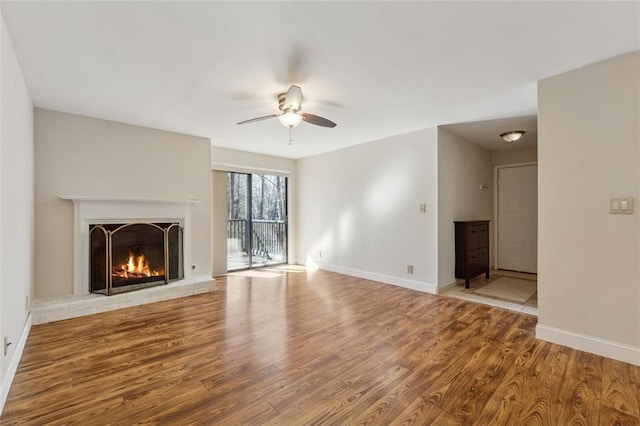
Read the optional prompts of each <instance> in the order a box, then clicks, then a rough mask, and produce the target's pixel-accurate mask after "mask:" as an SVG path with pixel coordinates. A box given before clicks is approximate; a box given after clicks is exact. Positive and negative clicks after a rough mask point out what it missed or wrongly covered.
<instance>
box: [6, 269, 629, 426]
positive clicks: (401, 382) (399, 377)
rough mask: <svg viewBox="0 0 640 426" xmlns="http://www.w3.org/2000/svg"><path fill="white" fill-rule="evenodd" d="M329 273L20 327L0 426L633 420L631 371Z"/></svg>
mask: <svg viewBox="0 0 640 426" xmlns="http://www.w3.org/2000/svg"><path fill="white" fill-rule="evenodd" d="M535 323H536V318H535V317H532V316H528V315H523V314H519V313H515V312H511V311H506V310H502V309H498V308H494V307H490V306H486V305H479V304H474V303H471V302H466V301H463V300H459V299H454V298H448V297H439V296H433V295H429V294H424V293H418V292H415V291H412V290H408V289H403V288H399V287H393V286H390V285H385V284H379V283H374V282H371V281H367V280H362V279H358V278H353V277H347V276H344V275H339V274H334V273H330V272H324V271H317V272H314V273H311V274H307V273H306V272H305V271H302V270H291V271H289V272H285V271H284V270H282V269H273V270H261V271H249V272H246V273H243V274H239V275H231V276H228V277H226V278H222V279H220V280H219V290H218V291H215V292H213V293H207V294H202V295H198V296H192V297H187V298H182V299H176V300H171V301H166V302H160V303H155V304H151V305H144V306H138V307H134V308H129V309H123V310H120V311H113V312H107V313H103V314H97V315H91V316H87V317H82V318H76V319H71V320H65V321H60V322H56V323H50V324H43V325H38V326H34V327H33V328H32V330H31V333H30V335H29V339H28V341H27V345H26V347H25V351H24V355H23V358H22V361H21V362H20V365H19V368H18V372H17V375H16V377H15V380H14V383H13V386H12V388H11V391H10V393H9V396H8V400H7V403H6V406H5V409H4V413H3V415H2V418H1V423H2V424H37V425H42V424H68V423H76V424H82V425H88V424H90V425H93V424H101V425H102V424H117V425H123V424H133V423H146V424H148V423H151V424H153V423H162V424H180V425H186V424H221V425H227V424H228V425H238V424H270V425H275V424H282V425H297V424H398V425H405V424H406V425H408V424H420V425H424V424H445V425H446V424H477V425H494V424H508V425H524V424H531V425H538V424H539V425H569V424H572V425H573V424H575V425H605V424H606V425H610V424H619V425H623V424H625V425H631V424H635V425H638V424H640V408H639V406H640V400H639V399H640V398H639V393H640V367H635V366H632V365H629V364H625V363H622V362H618V361H613V360H610V359H606V358H603V357H600V356H596V355H591V354H588V353H584V352H580V351H576V350H572V349H568V348H565V347H562V346H558V345H554V344H550V343H546V342H543V341H539V340H536V339H534V327H535Z"/></svg>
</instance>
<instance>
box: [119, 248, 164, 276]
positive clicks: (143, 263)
mask: <svg viewBox="0 0 640 426" xmlns="http://www.w3.org/2000/svg"><path fill="white" fill-rule="evenodd" d="M113 273H114V275H116V276H118V277H120V278H144V277H151V276H159V275H162V274H161V271H160V270H158V269H153V270H151V268H150V267H149V264H148V263H147V259H146V258H145V256H144V254H143V253H141V254H139V255H137V256H136V255H135V254H133V252H129V259H128V260H127V263H123V264H122V265H120V269H116V268H114V271H113ZM162 273H164V271H162Z"/></svg>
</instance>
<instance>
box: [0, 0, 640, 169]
mask: <svg viewBox="0 0 640 426" xmlns="http://www.w3.org/2000/svg"><path fill="white" fill-rule="evenodd" d="M2 14H3V17H4V20H5V22H6V25H7V28H8V30H9V33H10V34H11V35H12V38H13V44H14V47H15V50H16V53H17V56H18V59H19V61H20V63H21V66H22V69H23V72H24V76H25V79H26V81H27V85H28V87H29V91H30V93H31V95H32V99H33V102H34V104H35V105H36V106H38V107H41V108H49V109H54V110H59V111H65V112H72V113H78V114H83V115H88V116H93V117H99V118H104V119H110V120H115V121H121V122H126V123H132V124H137V125H142V126H148V127H153V128H160V129H166V130H172V131H177V132H182V133H187V134H194V135H198V136H204V137H207V138H211V140H212V143H213V145H217V146H224V147H228V148H235V149H240V150H246V151H253V152H259V153H266V154H272V155H278V156H283V157H290V158H301V157H305V156H309V155H313V154H316V153H320V152H325V151H329V150H333V149H337V148H340V147H345V146H349V145H355V144H359V143H363V142H368V141H371V140H376V139H380V138H384V137H388V136H392V135H396V134H401V133H406V132H410V131H414V130H419V129H423V128H427V127H433V126H435V125H440V124H444V123H461V122H470V121H480V120H487V119H494V118H502V117H511V116H522V115H531V114H535V113H536V82H537V81H538V80H540V79H542V78H545V77H549V76H552V75H555V74H558V73H561V72H564V71H568V70H571V69H574V68H578V67H581V66H583V65H586V64H589V63H593V62H596V61H599V60H602V59H605V58H608V57H611V56H615V55H619V54H622V53H625V52H628V51H632V50H637V49H640V3H638V2H623V3H612V2H535V1H534V2H478V1H475V2H466V3H463V2H398V1H389V2H371V1H369V2H345V1H342V2H267V1H260V2H193V3H191V2H152V1H146V2H145V1H143V2H137V3H134V2H57V1H55V2H9V1H3V2H2ZM294 83H295V84H299V85H301V86H302V89H303V92H304V95H305V98H304V102H303V110H304V111H305V112H310V113H313V114H317V115H321V116H324V117H327V118H329V119H331V120H333V121H335V122H337V123H338V126H337V127H336V128H335V129H328V128H322V127H317V126H313V125H310V124H308V123H302V124H301V125H300V126H299V127H297V128H295V129H294V131H293V137H294V144H293V146H289V145H288V131H287V129H286V128H284V127H283V126H282V125H281V124H280V123H279V122H278V121H277V120H275V119H273V120H266V121H261V122H258V123H253V124H247V125H244V126H237V125H236V124H235V123H236V122H238V121H241V120H245V119H248V118H252V117H257V116H263V115H268V114H272V113H275V112H277V101H276V95H277V94H278V93H279V92H282V91H285V90H286V89H287V88H288V87H289V85H291V84H294Z"/></svg>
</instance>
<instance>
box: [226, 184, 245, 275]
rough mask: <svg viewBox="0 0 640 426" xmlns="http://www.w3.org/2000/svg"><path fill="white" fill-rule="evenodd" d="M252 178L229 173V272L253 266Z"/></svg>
mask: <svg viewBox="0 0 640 426" xmlns="http://www.w3.org/2000/svg"><path fill="white" fill-rule="evenodd" d="M250 181H251V179H250V176H249V175H247V174H243V173H227V270H229V271H232V270H235V269H245V268H248V267H250V266H251V241H250V239H249V236H250V229H249V228H250V226H251V224H250V223H249V220H248V219H249V213H248V212H249V205H250V201H251V200H250V197H251V193H250V191H248V188H249V184H250Z"/></svg>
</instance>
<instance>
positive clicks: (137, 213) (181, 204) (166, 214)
mask: <svg viewBox="0 0 640 426" xmlns="http://www.w3.org/2000/svg"><path fill="white" fill-rule="evenodd" d="M60 198H61V199H63V200H68V201H73V221H74V231H73V237H74V242H73V259H74V260H73V294H74V295H82V294H88V293H89V225H94V224H99V223H129V222H143V223H153V222H177V223H179V224H180V225H181V226H182V227H183V238H184V240H183V247H184V252H183V253H184V264H185V265H189V264H191V263H190V258H189V247H190V241H191V227H190V216H191V214H190V213H191V206H192V205H193V204H195V203H197V202H198V200H195V199H190V200H169V199H156V200H154V199H132V198H114V197H96V196H71V195H61V196H60ZM189 272H190V271H189V270H187V269H185V278H186V277H187V276H188V275H189Z"/></svg>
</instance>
